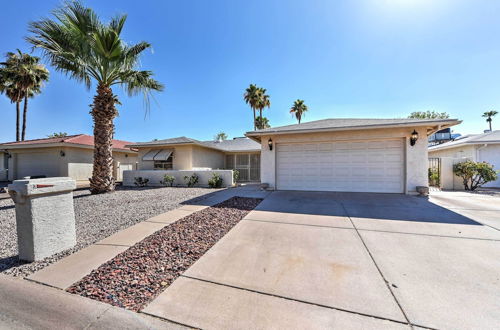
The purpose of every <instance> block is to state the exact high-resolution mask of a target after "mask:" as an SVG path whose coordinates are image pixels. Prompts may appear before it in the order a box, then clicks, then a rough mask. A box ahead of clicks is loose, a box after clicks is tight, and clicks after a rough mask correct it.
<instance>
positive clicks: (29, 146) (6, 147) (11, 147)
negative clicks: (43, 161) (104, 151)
mask: <svg viewBox="0 0 500 330" xmlns="http://www.w3.org/2000/svg"><path fill="white" fill-rule="evenodd" d="M63 147H73V148H82V149H94V146H89V145H87V144H80V143H71V142H57V143H34V144H19V145H2V144H0V149H3V150H15V149H38V148H63ZM112 149H113V151H123V152H132V153H137V151H135V150H133V149H123V148H112Z"/></svg>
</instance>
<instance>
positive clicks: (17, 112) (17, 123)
mask: <svg viewBox="0 0 500 330" xmlns="http://www.w3.org/2000/svg"><path fill="white" fill-rule="evenodd" d="M20 103H21V102H19V101H18V102H16V142H17V141H19V115H20V114H21V109H20V107H19V104H20Z"/></svg>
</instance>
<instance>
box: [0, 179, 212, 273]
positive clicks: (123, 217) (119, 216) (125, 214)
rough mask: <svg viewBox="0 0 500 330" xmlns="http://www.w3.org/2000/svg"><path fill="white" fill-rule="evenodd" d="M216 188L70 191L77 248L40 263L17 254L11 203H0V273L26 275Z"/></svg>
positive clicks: (13, 211)
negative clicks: (71, 192) (29, 260)
mask: <svg viewBox="0 0 500 330" xmlns="http://www.w3.org/2000/svg"><path fill="white" fill-rule="evenodd" d="M219 190H220V189H207V188H170V187H165V188H150V187H147V188H124V187H117V190H116V191H115V192H113V193H109V194H99V195H91V194H90V192H89V191H88V190H78V191H75V192H74V205H75V216H76V239H77V245H76V246H75V247H74V248H72V249H69V250H66V251H63V252H61V253H58V254H55V255H53V256H51V257H48V258H46V259H44V260H41V261H37V262H32V263H25V262H21V261H19V259H18V257H17V254H18V251H17V234H16V214H15V210H14V203H13V202H12V200H11V199H10V198H9V199H2V200H0V274H8V275H13V276H21V277H24V276H29V275H31V274H32V273H34V272H36V271H38V270H40V269H42V268H44V267H47V266H48V265H50V264H52V263H54V262H56V261H58V260H60V259H62V258H64V257H66V256H68V255H70V254H72V253H75V252H76V251H78V250H80V249H83V248H85V247H87V246H89V245H91V244H93V243H95V242H97V241H100V240H102V239H104V238H106V237H108V236H110V235H113V234H114V233H116V232H119V231H120V230H123V229H125V228H128V227H130V226H133V225H135V224H136V223H138V222H141V221H144V220H147V219H149V218H151V217H153V216H156V215H158V214H161V213H164V212H167V211H170V210H173V209H176V208H179V207H181V206H182V205H183V204H184V203H185V202H188V203H195V202H196V201H198V200H201V199H204V198H207V197H210V196H211V195H212V194H213V193H215V192H217V191H219Z"/></svg>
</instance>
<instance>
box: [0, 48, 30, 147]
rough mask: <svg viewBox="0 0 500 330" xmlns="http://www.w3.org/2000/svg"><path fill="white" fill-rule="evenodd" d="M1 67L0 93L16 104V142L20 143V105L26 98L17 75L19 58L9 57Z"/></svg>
mask: <svg viewBox="0 0 500 330" xmlns="http://www.w3.org/2000/svg"><path fill="white" fill-rule="evenodd" d="M10 54H12V53H10ZM0 65H1V68H0V93H1V94H5V95H6V96H7V97H8V98H9V100H10V101H11V102H12V103H15V104H16V141H20V140H21V138H20V134H19V133H20V131H19V122H20V113H21V110H20V104H21V102H22V100H23V98H24V94H23V90H22V89H21V87H20V86H19V83H18V80H19V79H18V75H17V72H18V71H19V68H20V62H19V61H18V60H17V58H15V57H12V56H10V55H8V56H7V60H6V61H5V62H2V63H0Z"/></svg>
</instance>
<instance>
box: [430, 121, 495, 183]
mask: <svg viewBox="0 0 500 330" xmlns="http://www.w3.org/2000/svg"><path fill="white" fill-rule="evenodd" d="M429 157H432V158H451V159H455V163H456V162H457V161H459V160H461V159H470V160H473V161H476V162H488V163H490V164H492V165H493V166H494V168H495V169H496V170H500V130H499V131H493V132H486V133H484V134H469V135H464V136H461V137H460V138H458V139H456V140H455V141H451V142H447V143H443V144H440V145H437V146H433V147H430V148H429ZM484 187H500V179H498V180H496V181H493V182H489V183H487V184H485V185H484Z"/></svg>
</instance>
